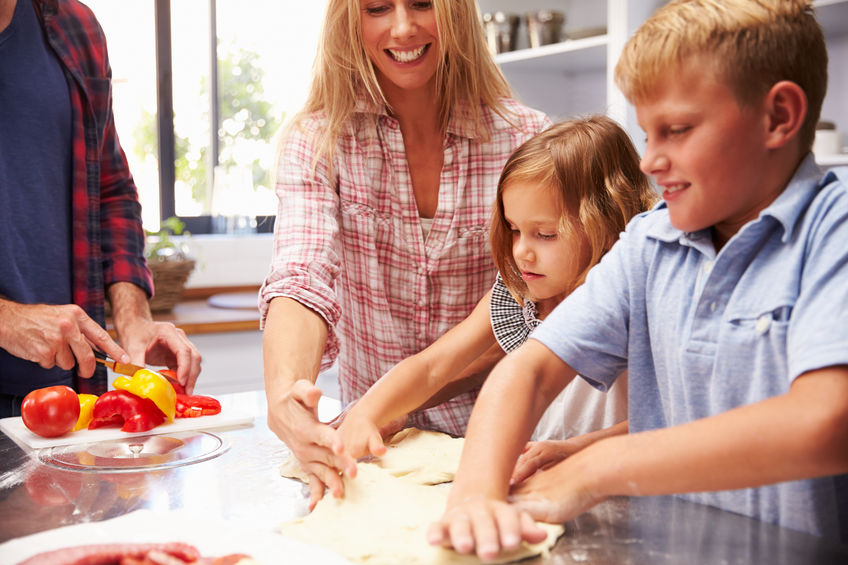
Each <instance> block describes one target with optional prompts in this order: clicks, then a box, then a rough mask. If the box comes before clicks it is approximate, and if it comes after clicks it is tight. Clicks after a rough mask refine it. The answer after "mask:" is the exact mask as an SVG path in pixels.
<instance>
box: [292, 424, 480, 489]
mask: <svg viewBox="0 0 848 565" xmlns="http://www.w3.org/2000/svg"><path fill="white" fill-rule="evenodd" d="M464 442H465V440H464V439H463V438H454V437H451V436H449V435H447V434H443V433H439V432H431V431H423V430H419V429H416V428H407V429H405V430H402V431H400V432H398V433H396V434H395V435H394V436H393V437H392V439H391V440H390V441H389V442H388V443H387V444H386V453H385V454H384V455H383V456H382V457H380V458H377V459H374V460H372V461H370V462H369V464H374V465H377V466H378V467H380V468H382V469H385V470H386V471H388V472H390V473H391V474H393V475H395V476H396V477H402V478H404V479H405V480H408V481H411V482H414V483H416V484H421V485H435V484H439V483H447V482H450V481H452V480H453V477H454V475H455V474H456V469H457V468H458V467H459V456H460V455H461V454H462V446H463V444H464ZM280 474H281V475H282V476H284V477H286V478H289V479H296V480H298V481H301V482H304V483H306V482H308V480H309V479H308V477H307V476H306V473H304V471H303V469H302V468H301V467H300V464H299V463H298V462H297V459H295V458H294V456H290V457H289V458H288V459H287V460H286V462H285V463H283V465H282V467H281V468H280Z"/></svg>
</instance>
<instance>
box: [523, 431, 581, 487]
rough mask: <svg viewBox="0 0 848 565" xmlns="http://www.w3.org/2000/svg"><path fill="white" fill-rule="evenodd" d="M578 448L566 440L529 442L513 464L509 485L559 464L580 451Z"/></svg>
mask: <svg viewBox="0 0 848 565" xmlns="http://www.w3.org/2000/svg"><path fill="white" fill-rule="evenodd" d="M580 449H581V448H580V446H577V445H575V444H574V443H572V442H570V441H568V440H548V441H531V442H528V443H527V445H526V446H525V447H524V451H523V452H522V453H521V455H520V456H519V457H518V461H517V462H516V463H515V469H513V471H512V478H510V480H509V484H511V485H517V484H518V483H520V482H522V481H524V480H525V479H527V478H528V477H531V476H533V474H534V473H536V471H538V470H540V469H547V468H548V467H550V466H552V465H554V464H556V463H559V462H560V461H562V460H563V459H565V458H566V457H568V456H570V455H574V454H575V453H577V452H578V451H580Z"/></svg>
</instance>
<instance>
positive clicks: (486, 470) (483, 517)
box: [427, 339, 576, 560]
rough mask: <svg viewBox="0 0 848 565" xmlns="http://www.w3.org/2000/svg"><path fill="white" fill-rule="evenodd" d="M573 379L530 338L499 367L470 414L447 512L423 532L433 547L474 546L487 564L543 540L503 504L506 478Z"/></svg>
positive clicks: (468, 548)
mask: <svg viewBox="0 0 848 565" xmlns="http://www.w3.org/2000/svg"><path fill="white" fill-rule="evenodd" d="M518 375H520V378H517V376H518ZM575 375H576V371H574V369H572V368H571V367H569V366H568V365H566V364H565V363H564V362H563V361H562V360H560V359H559V357H557V356H556V355H555V354H554V353H553V352H551V350H549V349H548V348H547V347H545V346H544V345H542V344H541V343H540V342H538V341H536V340H534V339H530V340H528V341H527V343H525V344H524V345H522V346H521V347H520V348H518V349H517V350H516V351H514V352H512V353H510V354H509V355H507V356H506V357H505V358H504V360H503V361H501V362H500V363H498V365H497V366H496V367H495V369H494V370H493V371H492V373H491V374H490V375H489V378H488V379H487V380H486V384H485V385H484V386H483V390H482V391H481V392H480V396H479V397H478V398H477V402H476V403H475V405H474V410H473V412H472V413H471V420H470V421H469V423H468V434H467V437H466V440H465V447H464V448H463V450H462V457H461V459H460V464H459V469H458V471H457V474H456V478H455V479H454V482H453V486H452V488H451V492H450V495H449V497H448V504H447V509H446V510H445V513H444V515H443V516H442V519H441V520H440V521H438V522H436V523H434V524H432V525H431V526H430V529H429V530H428V534H427V539H428V541H429V542H430V543H431V544H434V545H438V544H447V545H452V546H453V547H454V548H455V549H456V550H457V551H458V552H460V553H470V552H472V551H473V550H474V549H475V548H476V550H477V555H478V556H479V557H480V558H481V559H483V560H486V559H491V558H493V557H494V556H496V555H497V554H498V552H499V551H500V549H501V548H504V549H512V548H515V547H517V546H518V545H519V544H520V543H521V541H522V540H526V541H528V542H531V543H535V542H539V541H541V540H543V539H544V538H545V532H544V531H543V530H541V529H540V528H538V527H537V526H536V525H535V524H534V523H533V521H532V520H531V519H530V517H529V515H528V514H527V513H524V512H519V511H518V510H517V509H516V508H515V507H513V506H511V505H509V504H508V503H507V502H506V501H507V495H508V492H509V479H510V475H511V474H512V469H513V466H514V464H515V461H516V459H518V456H519V454H520V453H521V451H522V449H523V448H524V445H525V444H526V442H527V440H528V439H529V437H530V434H531V433H532V432H533V428H534V426H535V424H536V422H537V421H538V420H539V418H540V417H541V416H542V414H543V413H544V411H545V408H547V406H548V404H550V402H551V401H552V400H553V399H554V398H555V397H556V395H557V394H558V393H559V391H561V390H562V389H563V388H564V387H565V386H566V385H567V384H568V383H569V382H570V381H571V380H572V379H573V378H574V377H575Z"/></svg>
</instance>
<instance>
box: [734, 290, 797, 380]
mask: <svg viewBox="0 0 848 565" xmlns="http://www.w3.org/2000/svg"><path fill="white" fill-rule="evenodd" d="M794 306H795V304H794V301H791V300H787V299H780V298H776V297H775V298H772V299H771V300H768V299H766V300H763V301H760V302H757V303H752V304H748V305H747V306H746V307H744V308H739V309H738V310H735V311H733V312H731V313H730V315H729V316H728V326H729V331H728V333H727V339H728V340H729V341H724V340H723V341H724V343H722V344H721V345H720V349H723V352H722V351H721V350H720V351H719V360H720V362H722V361H721V360H722V359H723V360H724V361H727V362H729V363H730V364H731V365H733V366H735V367H736V368H737V370H738V368H739V367H750V371H751V372H754V373H758V374H759V375H762V376H765V375H769V376H770V377H775V376H778V375H786V374H787V371H788V364H787V336H788V333H789V325H790V323H791V321H792V311H793V309H794ZM728 346H729V348H730V349H725V347H728ZM776 380H778V381H779V380H781V379H776ZM781 390H782V388H781V389H775V390H773V391H772V392H773V393H777V392H779V391H781Z"/></svg>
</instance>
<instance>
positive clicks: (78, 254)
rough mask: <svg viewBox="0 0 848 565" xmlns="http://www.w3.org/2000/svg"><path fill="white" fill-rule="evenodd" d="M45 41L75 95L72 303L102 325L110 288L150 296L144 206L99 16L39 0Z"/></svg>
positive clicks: (91, 387)
mask: <svg viewBox="0 0 848 565" xmlns="http://www.w3.org/2000/svg"><path fill="white" fill-rule="evenodd" d="M33 4H34V5H35V8H36V13H37V14H38V16H39V20H40V21H41V25H42V28H43V29H44V33H45V37H46V38H47V43H48V45H49V46H50V47H51V49H53V51H54V53H55V54H56V57H57V58H58V60H59V62H60V64H61V65H62V68H63V70H64V72H65V76H66V78H67V80H68V88H69V91H70V95H71V108H72V116H71V117H72V120H71V124H72V125H71V127H72V128H73V139H72V144H73V169H72V179H71V186H72V196H71V208H72V210H71V218H72V222H71V226H72V227H71V231H72V233H71V238H72V242H73V247H72V253H73V273H74V274H73V282H72V285H71V288H72V292H73V301H74V303H75V304H77V305H79V306H80V307H81V308H83V309H84V310H85V311H86V313H87V314H88V315H89V316H91V318H93V319H94V320H95V321H97V322H98V323H99V324H101V325H103V326H105V322H106V316H105V313H104V304H105V290H106V287H107V286H108V285H110V284H112V283H114V282H119V281H128V282H131V283H133V284H135V285H138V286H139V287H141V288H143V289H144V290H145V291H147V293H148V294H151V293H152V289H153V282H152V279H151V276H150V271H149V270H148V269H147V264H146V262H145V259H144V231H143V229H142V225H141V205H140V204H139V201H138V193H137V192H136V187H135V183H134V182H133V179H132V175H131V174H130V171H129V167H128V165H127V159H126V157H125V156H124V152H123V150H122V149H121V145H120V143H119V142H118V134H117V132H116V131H115V122H114V119H113V116H112V69H111V67H110V66H109V60H108V56H107V53H106V37H105V36H104V34H103V30H102V29H101V28H100V25H99V24H98V23H97V20H96V19H95V17H94V14H92V13H91V11H90V10H89V9H88V8H87V7H86V6H84V5H83V4H81V3H79V2H77V1H76V0H34V1H33ZM76 380H77V383H76V385H77V390H78V391H79V392H94V393H95V394H100V393H102V392H105V390H106V371H105V368H104V367H98V371H97V372H96V373H95V376H94V377H92V378H91V379H88V380H86V379H76Z"/></svg>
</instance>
